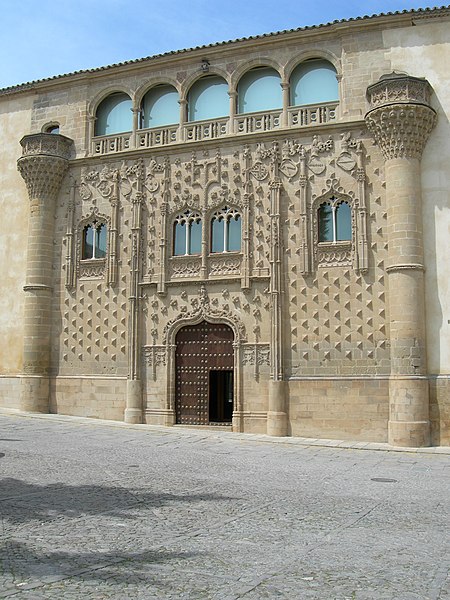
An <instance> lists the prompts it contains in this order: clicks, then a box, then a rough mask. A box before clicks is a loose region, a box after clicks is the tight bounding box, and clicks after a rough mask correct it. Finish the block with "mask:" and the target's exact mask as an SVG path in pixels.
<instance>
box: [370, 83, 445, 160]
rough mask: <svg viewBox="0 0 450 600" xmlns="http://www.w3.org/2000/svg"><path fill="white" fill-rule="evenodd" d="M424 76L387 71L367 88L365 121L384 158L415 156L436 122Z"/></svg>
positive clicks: (421, 150)
mask: <svg viewBox="0 0 450 600" xmlns="http://www.w3.org/2000/svg"><path fill="white" fill-rule="evenodd" d="M431 91H432V88H431V86H430V84H429V83H428V81H426V79H418V78H417V77H410V76H409V75H399V74H396V73H391V74H390V75H383V76H382V77H381V78H380V80H379V81H378V82H377V83H374V84H372V85H370V86H369V87H368V88H367V99H368V101H369V103H370V105H371V110H369V112H368V113H367V114H366V116H365V120H366V124H367V127H368V129H369V131H370V132H371V133H372V135H373V137H374V138H375V141H376V142H377V144H378V145H379V146H380V148H381V150H382V152H383V154H384V157H385V159H386V160H388V159H391V158H419V159H420V157H421V156H422V152H423V149H424V147H425V144H426V143H427V140H428V137H429V135H430V132H431V130H432V129H433V127H434V126H435V124H436V112H435V111H434V109H433V108H431V106H430V105H429V102H430V95H431Z"/></svg>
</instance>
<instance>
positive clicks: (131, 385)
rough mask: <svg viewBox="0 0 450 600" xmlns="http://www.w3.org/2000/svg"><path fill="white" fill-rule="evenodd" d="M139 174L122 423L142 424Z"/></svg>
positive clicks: (140, 211)
mask: <svg viewBox="0 0 450 600" xmlns="http://www.w3.org/2000/svg"><path fill="white" fill-rule="evenodd" d="M142 180H143V176H142V173H141V174H140V176H139V177H138V191H137V193H136V195H135V196H134V197H133V198H132V203H133V205H132V222H131V245H132V251H131V265H130V266H131V268H130V297H129V299H128V305H129V317H128V321H129V326H128V335H129V341H128V361H129V372H128V381H127V403H126V408H125V423H141V422H142V390H141V380H140V369H139V358H140V355H139V337H140V336H139V276H140V271H141V269H140V267H141V214H142V202H143V200H144V195H143V192H142Z"/></svg>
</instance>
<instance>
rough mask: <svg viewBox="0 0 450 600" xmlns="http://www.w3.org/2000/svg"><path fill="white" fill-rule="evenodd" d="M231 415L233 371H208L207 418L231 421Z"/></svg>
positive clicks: (217, 421) (212, 420) (224, 421)
mask: <svg viewBox="0 0 450 600" xmlns="http://www.w3.org/2000/svg"><path fill="white" fill-rule="evenodd" d="M232 416H233V371H232V370H229V371H228V370H227V371H225V370H224V371H210V372H209V420H210V422H211V423H231V420H232Z"/></svg>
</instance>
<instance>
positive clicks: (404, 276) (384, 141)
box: [365, 73, 436, 447]
mask: <svg viewBox="0 0 450 600" xmlns="http://www.w3.org/2000/svg"><path fill="white" fill-rule="evenodd" d="M430 94H431V87H430V85H429V83H428V82H427V81H426V80H425V79H417V78H415V77H410V76H408V75H397V74H395V73H393V74H391V75H386V76H383V77H382V78H381V79H380V81H379V82H377V83H375V84H373V85H371V86H369V88H368V90H367V97H368V100H369V102H370V105H371V107H372V109H371V110H370V111H369V112H368V113H367V114H366V117H365V118H366V123H367V126H368V128H369V130H370V131H371V133H372V135H373V136H374V138H375V141H376V142H377V144H378V145H379V147H380V149H381V151H382V153H383V155H384V159H385V171H386V196H387V217H388V227H387V233H388V264H387V267H386V271H387V273H388V282H389V311H390V338H391V376H390V382H389V398H390V413H389V443H391V444H393V445H396V446H413V447H417V446H427V445H429V443H430V423H429V391H428V377H427V357H426V330H425V302H424V297H425V293H424V292H425V290H424V253H423V233H422V199H421V175H420V159H421V156H422V152H423V149H424V147H425V144H426V142H427V140H428V137H429V134H430V132H431V130H432V129H433V127H434V125H435V122H436V113H435V111H434V110H433V109H432V108H431V106H430V105H429V102H430Z"/></svg>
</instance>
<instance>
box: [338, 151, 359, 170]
mask: <svg viewBox="0 0 450 600" xmlns="http://www.w3.org/2000/svg"><path fill="white" fill-rule="evenodd" d="M336 164H337V165H338V166H339V167H341V169H344V171H351V170H352V169H354V168H355V167H356V160H355V159H354V158H353V156H352V155H351V154H350V152H342V153H341V154H340V155H339V156H338V159H337V161H336Z"/></svg>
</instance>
